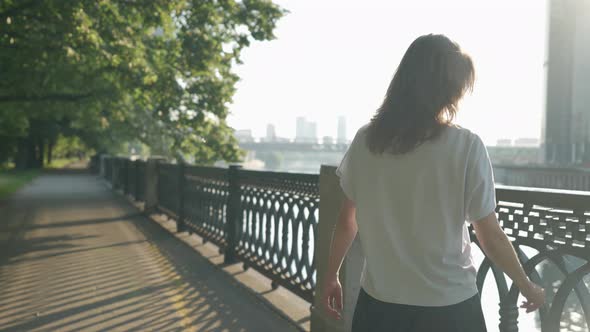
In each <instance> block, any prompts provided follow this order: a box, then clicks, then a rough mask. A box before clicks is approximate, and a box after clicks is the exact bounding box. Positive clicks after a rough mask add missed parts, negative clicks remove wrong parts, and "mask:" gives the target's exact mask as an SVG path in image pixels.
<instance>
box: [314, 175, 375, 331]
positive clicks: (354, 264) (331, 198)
mask: <svg viewBox="0 0 590 332" xmlns="http://www.w3.org/2000/svg"><path fill="white" fill-rule="evenodd" d="M335 171H336V168H335V167H333V166H322V167H321V170H320V220H319V223H318V234H317V235H316V241H315V252H314V257H315V260H316V266H317V285H316V291H315V297H314V301H313V305H312V308H311V331H312V332H319V331H326V332H332V331H334V332H336V331H338V332H341V331H350V327H351V324H352V316H353V313H354V307H355V305H356V299H357V297H358V292H359V289H360V275H361V270H362V267H363V264H364V257H363V256H362V252H361V247H360V243H359V240H358V238H357V239H355V241H354V242H353V244H352V246H351V248H350V250H349V251H348V254H347V256H346V258H345V260H344V262H343V264H342V267H341V268H340V283H341V284H342V293H343V302H344V303H343V304H344V310H343V313H342V320H339V321H338V320H335V319H333V318H331V317H329V316H328V315H327V314H326V313H325V311H324V309H323V307H322V304H321V302H320V301H321V296H322V294H323V291H324V290H323V287H322V286H323V282H324V274H325V272H326V268H327V266H328V256H329V251H330V246H331V243H332V234H333V230H334V227H335V225H336V222H337V221H338V216H339V213H340V206H341V204H342V201H343V199H344V193H343V192H342V189H341V188H340V183H339V179H338V177H337V176H336V173H335Z"/></svg>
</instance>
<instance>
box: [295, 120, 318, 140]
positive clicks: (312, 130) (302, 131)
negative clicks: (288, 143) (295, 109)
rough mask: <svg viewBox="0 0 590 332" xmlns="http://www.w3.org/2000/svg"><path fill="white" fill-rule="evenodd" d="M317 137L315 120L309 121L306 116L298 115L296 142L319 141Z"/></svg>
mask: <svg viewBox="0 0 590 332" xmlns="http://www.w3.org/2000/svg"><path fill="white" fill-rule="evenodd" d="M317 137H318V135H317V124H316V123H315V122H311V121H307V120H306V119H305V118H304V117H298V118H297V127H296V131H295V142H297V143H317V141H318V138H317Z"/></svg>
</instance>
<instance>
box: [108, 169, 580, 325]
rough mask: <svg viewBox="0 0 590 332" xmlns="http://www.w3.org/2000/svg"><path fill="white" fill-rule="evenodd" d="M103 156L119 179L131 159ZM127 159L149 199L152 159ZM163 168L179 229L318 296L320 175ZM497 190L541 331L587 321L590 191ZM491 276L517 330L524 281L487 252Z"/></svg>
mask: <svg viewBox="0 0 590 332" xmlns="http://www.w3.org/2000/svg"><path fill="white" fill-rule="evenodd" d="M102 165H103V166H104V167H108V168H112V169H110V170H109V169H106V170H103V174H105V177H106V178H107V180H109V181H111V182H112V183H113V185H114V181H118V180H117V179H118V178H120V177H118V176H116V175H117V174H121V168H123V167H124V165H125V164H123V163H121V162H118V161H117V159H115V158H108V160H105V161H104V163H102ZM127 166H128V167H129V168H128V170H129V171H128V172H127V174H129V175H131V174H134V175H135V178H136V179H138V180H136V182H135V184H134V186H135V187H134V188H135V189H136V191H137V192H138V193H136V194H133V192H131V194H132V195H134V196H135V198H136V199H139V200H143V199H145V195H144V194H143V193H144V192H145V189H144V188H145V179H146V174H145V172H146V163H145V162H143V161H135V162H134V163H133V164H131V163H128V164H127ZM157 176H158V181H157V183H158V185H157V188H158V189H157V192H158V202H157V204H158V208H159V209H160V210H161V211H163V212H165V213H167V214H170V215H171V216H173V217H175V218H177V221H178V228H179V230H188V231H190V232H195V233H198V234H200V235H201V236H202V237H203V238H204V239H206V240H208V241H212V242H214V243H216V244H218V245H219V246H220V247H221V248H222V249H223V250H224V253H225V258H226V262H235V261H237V260H241V261H243V262H244V265H245V267H251V268H254V269H256V270H258V271H259V272H261V273H262V274H264V275H266V276H268V277H269V278H270V279H271V280H272V281H273V286H274V287H276V286H278V285H281V286H284V287H285V288H288V289H290V290H291V291H293V292H294V293H296V294H298V295H299V296H301V297H303V298H304V299H306V300H308V301H310V302H311V301H312V298H313V292H314V289H315V286H316V284H315V283H316V267H315V265H314V257H313V251H314V240H315V236H316V231H317V225H318V211H319V200H320V198H319V192H318V191H319V190H318V187H319V176H318V175H308V174H289V173H274V172H257V171H246V170H241V169H239V168H237V167H230V169H224V168H214V167H200V166H185V165H175V164H166V163H159V164H158V167H157ZM127 180H129V178H128V179H127ZM139 193H141V194H139ZM497 199H498V205H497V210H496V212H497V213H498V219H499V220H500V223H501V225H502V227H503V228H504V230H505V232H506V234H508V236H509V237H511V239H512V240H513V244H514V246H515V249H516V251H517V253H518V255H519V257H520V259H521V261H522V262H523V265H524V267H525V270H526V272H527V274H528V275H529V276H530V277H531V279H532V280H533V281H535V282H537V283H538V284H540V285H542V286H543V287H544V288H545V289H546V291H547V304H546V305H545V306H544V307H543V308H541V309H540V310H539V318H540V322H541V329H542V331H543V332H547V331H548V332H556V331H560V329H561V330H567V331H570V330H571V331H584V330H585V329H586V330H587V329H588V324H589V322H590V294H589V289H590V193H587V192H573V191H563V190H561V191H557V190H543V189H538V188H519V187H503V186H498V188H497ZM471 232H472V233H471V236H472V240H473V241H474V242H475V244H477V239H476V237H475V234H474V233H473V230H471ZM477 245H478V244H477ZM532 251H534V252H536V253H534V254H532V255H530V252H532ZM527 253H529V255H528V256H530V257H528V256H527ZM490 272H491V273H490ZM490 276H491V277H490ZM488 277H490V278H493V280H494V282H495V284H496V289H497V291H498V294H499V298H500V304H499V313H500V331H502V332H505V331H518V308H517V300H518V295H519V293H518V289H517V288H516V287H515V286H514V285H510V283H509V280H508V279H506V278H505V276H504V273H503V272H502V271H501V270H499V269H498V268H497V267H496V266H495V265H494V264H492V263H491V261H490V260H489V259H487V258H485V259H484V260H483V262H482V263H481V265H480V267H479V269H478V274H477V286H478V288H479V290H480V292H481V291H482V290H483V284H484V281H485V280H486V278H487V279H489V278H488Z"/></svg>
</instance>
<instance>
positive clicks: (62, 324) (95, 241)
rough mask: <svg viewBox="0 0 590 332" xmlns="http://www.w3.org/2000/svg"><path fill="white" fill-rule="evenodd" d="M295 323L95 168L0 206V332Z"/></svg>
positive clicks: (283, 326)
mask: <svg viewBox="0 0 590 332" xmlns="http://www.w3.org/2000/svg"><path fill="white" fill-rule="evenodd" d="M82 330H83V331H86V330H87V331H98V330H109V331H281V332H282V331H295V330H296V329H295V328H294V327H293V325H291V324H290V323H289V322H287V321H286V320H285V319H283V318H282V317H281V316H279V315H277V314H276V313H275V312H274V311H272V310H270V309H268V307H267V306H265V305H263V304H262V303H261V302H260V301H259V300H258V299H257V298H256V297H255V296H253V295H251V294H250V293H248V292H247V291H245V290H244V289H243V288H240V287H237V286H235V284H234V283H233V282H232V280H231V277H229V276H228V275H226V274H225V273H224V272H222V271H220V270H219V269H218V268H216V267H215V266H213V265H212V264H210V263H209V261H207V260H206V259H205V258H203V257H201V256H199V254H198V253H196V252H195V251H194V250H192V249H191V248H190V247H188V246H186V245H184V244H183V243H181V241H179V240H178V239H176V238H175V237H174V236H173V235H171V234H170V233H168V232H167V231H165V230H163V229H162V228H161V227H160V226H159V225H157V224H156V223H155V222H153V221H151V220H149V219H147V218H145V217H143V216H141V215H139V214H138V211H137V210H136V209H135V208H134V207H132V206H131V205H130V204H128V203H127V202H124V201H123V200H121V199H120V198H117V197H116V196H115V195H114V194H112V193H111V192H110V191H109V190H107V189H106V187H105V186H104V185H103V184H102V183H101V182H100V181H99V180H98V179H97V178H95V177H94V176H91V175H86V174H67V173H65V174H48V175H43V176H41V177H39V178H37V179H35V180H34V181H33V182H32V183H31V184H30V185H28V186H27V187H25V188H24V189H23V190H21V191H19V192H18V193H17V194H16V195H15V196H13V198H12V199H11V200H10V201H8V202H4V203H2V204H1V205H0V331H82Z"/></svg>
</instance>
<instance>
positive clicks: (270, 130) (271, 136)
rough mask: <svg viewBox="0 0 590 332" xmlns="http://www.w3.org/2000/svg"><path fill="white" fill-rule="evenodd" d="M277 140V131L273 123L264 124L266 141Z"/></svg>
mask: <svg viewBox="0 0 590 332" xmlns="http://www.w3.org/2000/svg"><path fill="white" fill-rule="evenodd" d="M276 140H277V133H276V130H275V126H274V125H273V124H270V123H269V124H268V125H266V141H267V142H276Z"/></svg>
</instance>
